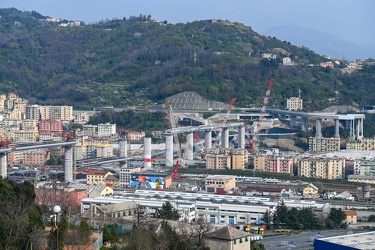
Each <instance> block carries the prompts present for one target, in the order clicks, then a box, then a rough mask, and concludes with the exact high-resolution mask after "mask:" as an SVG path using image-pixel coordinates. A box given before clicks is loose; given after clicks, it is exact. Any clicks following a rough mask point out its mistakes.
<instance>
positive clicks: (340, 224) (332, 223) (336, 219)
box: [326, 208, 348, 229]
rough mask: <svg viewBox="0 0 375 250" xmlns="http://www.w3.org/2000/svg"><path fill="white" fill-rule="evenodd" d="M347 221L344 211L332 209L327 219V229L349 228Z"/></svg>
mask: <svg viewBox="0 0 375 250" xmlns="http://www.w3.org/2000/svg"><path fill="white" fill-rule="evenodd" d="M345 219H346V215H345V212H344V211H342V210H341V208H339V209H337V208H331V211H330V212H329V214H328V217H327V219H326V227H327V228H328V229H335V228H347V227H348V224H347V223H346V221H345Z"/></svg>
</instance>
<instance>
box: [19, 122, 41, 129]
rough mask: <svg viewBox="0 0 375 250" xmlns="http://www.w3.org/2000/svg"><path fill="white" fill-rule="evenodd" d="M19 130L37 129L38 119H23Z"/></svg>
mask: <svg viewBox="0 0 375 250" xmlns="http://www.w3.org/2000/svg"><path fill="white" fill-rule="evenodd" d="M21 130H25V131H38V121H37V120H23V121H22V123H21Z"/></svg>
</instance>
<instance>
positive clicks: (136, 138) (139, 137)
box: [128, 131, 146, 141]
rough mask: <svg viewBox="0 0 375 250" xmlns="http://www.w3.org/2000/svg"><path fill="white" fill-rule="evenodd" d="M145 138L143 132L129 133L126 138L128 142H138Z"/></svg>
mask: <svg viewBox="0 0 375 250" xmlns="http://www.w3.org/2000/svg"><path fill="white" fill-rule="evenodd" d="M145 136H146V133H145V132H137V131H130V132H129V133H128V138H129V140H130V141H140V140H142V139H143V138H144V137H145Z"/></svg>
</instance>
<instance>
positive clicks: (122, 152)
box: [118, 139, 128, 158]
mask: <svg viewBox="0 0 375 250" xmlns="http://www.w3.org/2000/svg"><path fill="white" fill-rule="evenodd" d="M126 144H127V142H126V140H124V139H122V140H120V142H119V145H118V147H119V148H118V150H119V155H118V156H119V157H120V158H125V157H127V153H128V152H127V151H128V149H127V145H126Z"/></svg>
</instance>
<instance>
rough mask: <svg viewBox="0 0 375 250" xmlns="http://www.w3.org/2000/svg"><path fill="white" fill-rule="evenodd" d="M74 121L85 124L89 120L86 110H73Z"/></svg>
mask: <svg viewBox="0 0 375 250" xmlns="http://www.w3.org/2000/svg"><path fill="white" fill-rule="evenodd" d="M73 116H74V123H76V124H86V123H88V122H89V120H90V116H89V114H88V113H87V112H84V111H74V112H73Z"/></svg>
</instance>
